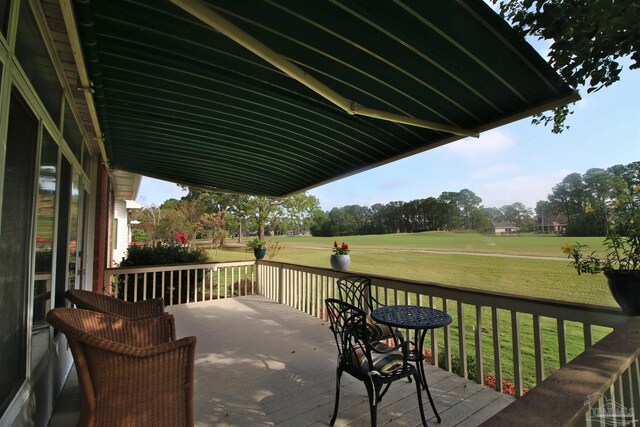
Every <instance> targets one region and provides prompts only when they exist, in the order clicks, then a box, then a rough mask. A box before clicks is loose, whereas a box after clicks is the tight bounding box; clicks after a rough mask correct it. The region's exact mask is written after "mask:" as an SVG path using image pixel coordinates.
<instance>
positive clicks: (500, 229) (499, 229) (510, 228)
mask: <svg viewBox="0 0 640 427" xmlns="http://www.w3.org/2000/svg"><path fill="white" fill-rule="evenodd" d="M491 226H492V228H493V234H495V235H496V236H500V235H505V234H517V233H519V232H520V227H518V226H517V225H515V224H513V223H511V222H498V221H495V222H492V223H491Z"/></svg>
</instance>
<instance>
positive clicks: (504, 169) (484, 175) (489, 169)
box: [471, 163, 520, 179]
mask: <svg viewBox="0 0 640 427" xmlns="http://www.w3.org/2000/svg"><path fill="white" fill-rule="evenodd" d="M519 169H520V167H519V166H518V165H516V164H515V163H496V164H491V165H489V166H484V167H482V168H480V169H478V170H477V171H475V172H473V173H471V178H473V179H488V178H491V177H495V176H497V175H504V174H514V173H516V172H517V171H518V170H519Z"/></svg>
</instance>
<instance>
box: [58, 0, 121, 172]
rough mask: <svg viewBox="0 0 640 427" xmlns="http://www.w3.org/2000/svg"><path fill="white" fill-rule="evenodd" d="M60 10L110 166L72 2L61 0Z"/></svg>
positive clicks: (97, 138) (101, 150)
mask: <svg viewBox="0 0 640 427" xmlns="http://www.w3.org/2000/svg"><path fill="white" fill-rule="evenodd" d="M60 8H61V9H62V16H63V17H64V25H65V27H66V28H67V35H68V37H69V43H70V44H71V51H72V52H73V59H74V60H75V63H76V68H77V70H78V79H79V80H80V86H81V88H82V91H83V93H84V97H85V100H86V101H87V107H88V109H89V115H90V116H91V123H92V124H93V128H94V130H95V133H96V136H95V138H96V141H97V142H98V148H99V149H100V154H101V156H102V162H103V163H104V164H105V165H108V164H109V159H108V157H107V151H106V149H105V146H104V139H103V137H102V130H101V129H100V122H99V121H98V113H97V110H96V105H95V103H94V102H93V96H92V93H93V88H92V83H91V80H90V79H89V75H88V74H87V68H86V65H85V61H84V56H83V55H82V47H81V45H80V37H79V36H78V32H77V30H76V28H77V27H76V20H75V17H74V14H73V9H72V7H71V0H60Z"/></svg>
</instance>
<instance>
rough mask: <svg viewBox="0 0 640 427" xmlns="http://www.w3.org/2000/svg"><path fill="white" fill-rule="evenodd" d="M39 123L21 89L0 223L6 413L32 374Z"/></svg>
mask: <svg viewBox="0 0 640 427" xmlns="http://www.w3.org/2000/svg"><path fill="white" fill-rule="evenodd" d="M37 132H38V121H37V119H36V117H35V116H34V114H33V113H32V112H31V110H30V109H29V107H28V106H27V105H26V103H25V102H24V100H23V99H22V97H21V96H20V95H19V94H18V92H17V91H15V90H14V91H13V93H12V95H11V102H10V105H9V125H8V130H7V147H6V157H5V170H4V181H3V185H4V191H3V196H2V197H3V199H2V219H1V224H0V253H1V254H2V256H1V257H0V337H1V339H0V366H1V367H2V369H0V413H2V412H4V410H5V409H6V408H7V406H8V404H9V402H10V401H11V399H12V397H13V396H14V395H15V393H16V391H17V390H18V389H19V388H20V386H21V384H22V382H23V381H24V379H25V377H26V364H27V359H26V340H27V336H26V334H27V331H26V322H25V321H24V319H25V318H26V310H27V289H28V285H27V281H28V278H29V266H30V263H29V260H30V259H31V258H30V251H31V239H30V238H25V236H31V232H32V231H31V230H32V225H33V214H32V213H33V200H34V198H35V197H34V194H33V189H34V184H35V183H34V180H35V160H36V148H37Z"/></svg>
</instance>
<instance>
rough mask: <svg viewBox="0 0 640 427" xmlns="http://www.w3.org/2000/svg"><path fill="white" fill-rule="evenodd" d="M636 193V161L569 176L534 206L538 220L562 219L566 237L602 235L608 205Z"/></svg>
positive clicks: (639, 182) (639, 183) (639, 170)
mask: <svg viewBox="0 0 640 427" xmlns="http://www.w3.org/2000/svg"><path fill="white" fill-rule="evenodd" d="M638 192H640V162H632V163H629V164H627V165H615V166H611V167H610V168H607V169H599V168H593V169H589V170H587V171H586V172H585V173H584V174H582V175H581V174H579V173H571V174H569V175H567V176H566V177H565V178H564V179H563V180H562V181H561V182H560V183H558V184H557V185H556V186H554V187H553V190H552V192H551V194H549V196H548V198H547V200H541V201H539V202H538V203H537V205H536V213H537V214H538V217H541V218H552V217H556V218H559V217H562V218H564V220H565V222H566V229H565V234H566V235H569V236H606V235H609V233H610V232H611V231H613V230H609V228H608V227H609V224H610V221H609V218H608V215H609V213H610V209H608V208H607V207H608V206H610V205H611V203H624V202H625V200H626V199H627V198H629V197H637V193H638Z"/></svg>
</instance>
